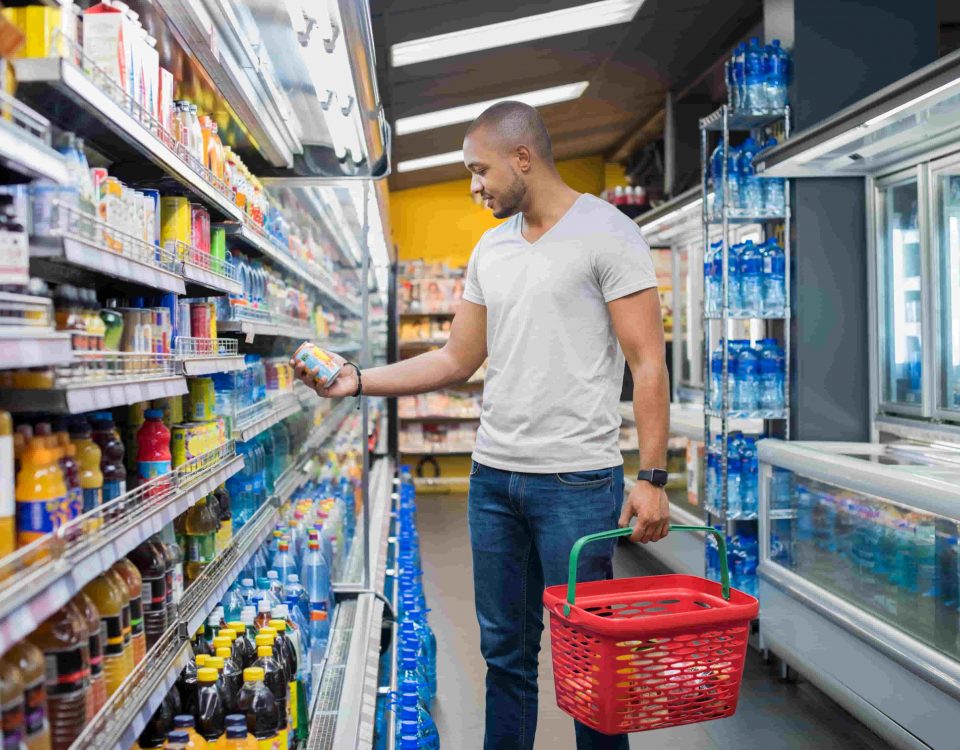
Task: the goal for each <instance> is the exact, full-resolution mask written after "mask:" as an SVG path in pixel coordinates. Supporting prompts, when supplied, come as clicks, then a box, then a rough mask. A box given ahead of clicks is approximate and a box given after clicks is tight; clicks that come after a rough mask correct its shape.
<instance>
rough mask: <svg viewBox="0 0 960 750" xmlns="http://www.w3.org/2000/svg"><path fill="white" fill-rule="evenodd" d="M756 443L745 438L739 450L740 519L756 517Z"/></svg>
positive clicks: (757, 489)
mask: <svg viewBox="0 0 960 750" xmlns="http://www.w3.org/2000/svg"><path fill="white" fill-rule="evenodd" d="M758 468H759V467H758V463H757V441H756V439H755V438H752V437H746V438H744V439H743V444H742V446H741V448H740V510H741V518H746V519H753V518H756V517H757V509H758V505H759V498H758V491H759V481H758V476H757V472H758Z"/></svg>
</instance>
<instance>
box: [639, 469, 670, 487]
mask: <svg viewBox="0 0 960 750" xmlns="http://www.w3.org/2000/svg"><path fill="white" fill-rule="evenodd" d="M637 479H643V480H645V481H647V482H650V484H652V485H654V486H656V487H663V486H665V485H666V484H667V472H666V471H664V470H663V469H647V470H646V471H641V472H640V473H639V474H638V475H637Z"/></svg>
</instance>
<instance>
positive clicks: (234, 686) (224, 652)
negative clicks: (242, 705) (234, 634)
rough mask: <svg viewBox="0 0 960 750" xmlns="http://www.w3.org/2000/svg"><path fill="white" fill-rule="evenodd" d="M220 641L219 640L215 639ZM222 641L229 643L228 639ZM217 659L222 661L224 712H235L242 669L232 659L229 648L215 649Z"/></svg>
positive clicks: (221, 675)
mask: <svg viewBox="0 0 960 750" xmlns="http://www.w3.org/2000/svg"><path fill="white" fill-rule="evenodd" d="M217 640H221V639H219V638H218V639H217ZM223 640H227V641H229V640H230V639H229V638H225V639H223ZM217 657H218V658H220V659H223V670H222V671H221V672H220V679H221V680H222V681H223V697H224V710H225V711H236V710H237V698H238V697H239V696H240V688H242V687H243V668H242V667H241V666H240V665H239V664H237V662H236V660H235V659H234V658H233V651H232V649H231V648H230V647H229V646H221V647H219V648H217Z"/></svg>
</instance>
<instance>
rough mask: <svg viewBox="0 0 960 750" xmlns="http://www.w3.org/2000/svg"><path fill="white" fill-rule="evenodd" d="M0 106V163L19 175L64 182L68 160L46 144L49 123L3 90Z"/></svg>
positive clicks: (67, 174)
mask: <svg viewBox="0 0 960 750" xmlns="http://www.w3.org/2000/svg"><path fill="white" fill-rule="evenodd" d="M0 105H2V107H3V112H4V114H5V115H6V116H5V117H4V118H3V119H0V164H2V165H3V166H4V167H5V168H6V169H8V170H10V172H12V173H13V174H16V175H20V176H21V177H25V178H28V179H33V178H40V179H44V180H51V181H53V182H56V183H60V184H63V183H65V182H66V181H67V180H68V178H69V173H68V172H67V162H66V159H64V158H63V156H61V155H60V154H59V153H58V152H57V151H55V150H54V149H52V148H51V147H50V144H49V143H48V139H49V137H50V123H49V122H48V121H47V120H46V119H45V118H44V117H41V116H40V115H39V114H37V113H36V112H34V111H33V110H31V109H30V108H29V107H26V106H24V105H23V104H22V103H20V102H19V101H17V100H16V99H14V98H13V97H12V96H10V95H9V94H8V93H6V92H5V91H4V92H0ZM8 118H9V119H8Z"/></svg>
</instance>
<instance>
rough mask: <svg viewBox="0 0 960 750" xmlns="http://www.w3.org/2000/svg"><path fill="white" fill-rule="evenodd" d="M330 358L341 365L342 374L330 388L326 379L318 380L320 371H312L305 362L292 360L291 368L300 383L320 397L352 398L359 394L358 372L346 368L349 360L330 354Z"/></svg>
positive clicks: (314, 369)
mask: <svg viewBox="0 0 960 750" xmlns="http://www.w3.org/2000/svg"><path fill="white" fill-rule="evenodd" d="M330 357H331V358H332V359H333V361H334V362H336V363H337V364H338V365H340V374H339V375H338V376H337V379H336V380H334V381H333V385H331V386H330V387H329V388H328V387H327V379H326V378H320V379H319V380H317V379H316V375H317V371H318V369H317V368H313V369H310V368H308V367H307V366H306V365H305V364H304V363H303V362H298V361H297V360H295V359H291V360H290V366H291V367H292V368H293V371H294V373H295V374H296V376H297V379H298V380H300V382H302V383H303V384H305V385H306V386H308V387H309V388H311V389H312V390H314V391H316V392H317V394H318V395H320V396H323V397H324V398H343V397H344V396H352V395H353V394H354V393H356V392H357V371H356V370H354V369H353V368H352V367H344V364H345V363H346V361H347V360H345V359H344V358H343V357H341V356H340V355H339V354H334V353H333V352H330Z"/></svg>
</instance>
